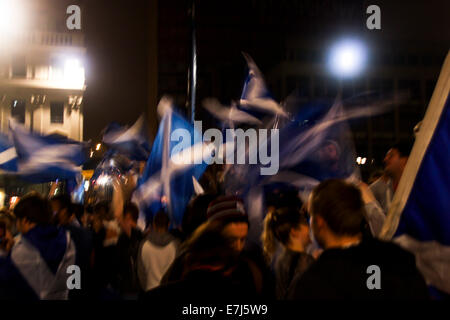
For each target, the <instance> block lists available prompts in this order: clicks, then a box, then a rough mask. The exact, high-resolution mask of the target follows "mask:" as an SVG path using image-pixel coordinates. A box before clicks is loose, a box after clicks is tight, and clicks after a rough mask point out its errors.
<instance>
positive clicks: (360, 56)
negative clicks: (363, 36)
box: [328, 39, 366, 77]
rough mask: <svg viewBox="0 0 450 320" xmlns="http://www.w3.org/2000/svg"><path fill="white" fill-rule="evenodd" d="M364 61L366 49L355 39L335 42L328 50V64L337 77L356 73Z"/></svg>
mask: <svg viewBox="0 0 450 320" xmlns="http://www.w3.org/2000/svg"><path fill="white" fill-rule="evenodd" d="M365 62H366V49H365V47H364V45H363V44H362V43H361V42H359V41H357V40H351V39H348V40H343V41H340V42H338V43H336V44H335V45H334V46H333V47H332V48H331V51H330V56H329V59H328V64H329V67H330V70H331V71H332V72H333V73H334V74H335V75H337V76H339V77H351V76H354V75H356V74H358V73H359V72H360V71H361V70H362V69H363V67H364V64H365Z"/></svg>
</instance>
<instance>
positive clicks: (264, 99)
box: [239, 53, 287, 118]
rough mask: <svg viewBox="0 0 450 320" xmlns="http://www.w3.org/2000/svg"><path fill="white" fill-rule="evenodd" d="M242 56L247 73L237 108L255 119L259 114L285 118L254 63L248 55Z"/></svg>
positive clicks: (285, 114) (283, 112)
mask: <svg viewBox="0 0 450 320" xmlns="http://www.w3.org/2000/svg"><path fill="white" fill-rule="evenodd" d="M243 55H244V57H245V60H246V61H247V65H248V69H249V71H248V76H247V79H246V80H245V83H244V88H243V89H242V94H241V99H240V101H239V106H240V107H242V108H243V109H244V110H246V111H247V112H249V113H250V114H252V115H254V116H256V117H257V118H260V116H261V113H263V114H266V115H267V114H268V115H272V116H282V117H287V113H286V112H285V111H284V110H283V108H282V107H281V106H280V105H279V104H278V103H277V102H276V101H275V100H274V99H273V98H272V96H271V94H270V92H269V90H268V89H267V86H266V83H265V81H264V77H263V75H262V73H261V71H260V70H259V68H258V66H257V65H256V63H255V62H254V61H253V59H252V58H251V57H250V56H249V55H248V54H246V53H243Z"/></svg>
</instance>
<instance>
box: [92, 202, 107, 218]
mask: <svg viewBox="0 0 450 320" xmlns="http://www.w3.org/2000/svg"><path fill="white" fill-rule="evenodd" d="M102 210H103V211H104V212H103V213H102V212H101V211H102ZM98 213H101V214H102V215H104V216H102V217H101V218H102V219H107V218H109V216H110V213H109V202H108V201H106V200H104V201H100V202H98V203H96V204H95V205H94V214H98Z"/></svg>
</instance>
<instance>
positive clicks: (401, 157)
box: [383, 141, 412, 177]
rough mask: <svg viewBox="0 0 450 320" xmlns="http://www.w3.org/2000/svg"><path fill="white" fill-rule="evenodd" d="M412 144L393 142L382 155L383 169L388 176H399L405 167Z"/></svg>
mask: <svg viewBox="0 0 450 320" xmlns="http://www.w3.org/2000/svg"><path fill="white" fill-rule="evenodd" d="M411 148H412V144H411V143H410V142H408V141H402V142H398V143H396V144H394V145H393V146H392V147H391V148H390V149H389V151H388V152H387V153H386V156H385V157H384V160H383V161H384V171H385V172H386V174H387V175H388V176H390V177H400V176H401V175H402V173H403V170H404V169H405V166H406V162H407V161H408V157H409V154H410V152H411Z"/></svg>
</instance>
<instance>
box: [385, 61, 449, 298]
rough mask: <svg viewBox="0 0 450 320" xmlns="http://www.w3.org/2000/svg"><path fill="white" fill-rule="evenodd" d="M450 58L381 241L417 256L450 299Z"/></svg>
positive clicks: (433, 282) (430, 280) (434, 283)
mask: <svg viewBox="0 0 450 320" xmlns="http://www.w3.org/2000/svg"><path fill="white" fill-rule="evenodd" d="M449 93H450V54H448V55H447V58H446V59H445V62H444V66H443V68H442V70H441V74H440V76H439V80H438V82H437V84H436V88H435V90H434V93H433V96H432V97H431V100H430V103H429V106H428V109H427V111H426V113H425V117H424V119H423V121H422V125H421V127H420V130H419V131H418V133H417V134H416V141H415V143H414V146H413V149H412V151H411V154H410V157H409V160H408V162H407V164H406V167H405V170H404V172H403V175H402V177H401V179H400V183H399V186H398V188H397V191H396V193H395V195H394V198H393V200H392V204H391V207H390V209H389V212H388V215H387V219H386V222H385V224H384V226H383V229H382V232H381V235H380V236H381V237H382V238H383V239H386V240H390V239H393V240H394V241H395V242H397V243H399V244H400V245H401V246H402V247H404V248H405V249H407V250H409V251H411V252H413V253H414V254H415V256H416V264H417V267H418V269H419V270H420V271H421V272H422V274H423V276H424V277H425V280H426V281H427V283H428V284H429V285H430V286H431V287H434V288H436V289H438V290H440V291H442V292H445V293H447V294H450V199H449V195H450V148H449V145H450V97H449Z"/></svg>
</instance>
